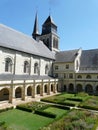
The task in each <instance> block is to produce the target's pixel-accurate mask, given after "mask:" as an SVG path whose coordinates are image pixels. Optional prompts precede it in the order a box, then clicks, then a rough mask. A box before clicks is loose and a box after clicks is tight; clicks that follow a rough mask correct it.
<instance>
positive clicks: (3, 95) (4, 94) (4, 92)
mask: <svg viewBox="0 0 98 130" xmlns="http://www.w3.org/2000/svg"><path fill="white" fill-rule="evenodd" d="M5 100H9V89H8V88H3V89H1V90H0V101H5Z"/></svg>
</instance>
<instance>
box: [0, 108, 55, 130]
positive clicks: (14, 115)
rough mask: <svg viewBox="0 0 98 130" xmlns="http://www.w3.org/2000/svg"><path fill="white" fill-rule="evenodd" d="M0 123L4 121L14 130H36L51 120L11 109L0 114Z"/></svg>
mask: <svg viewBox="0 0 98 130" xmlns="http://www.w3.org/2000/svg"><path fill="white" fill-rule="evenodd" d="M0 121H5V122H6V124H7V125H8V126H10V127H12V128H14V130H38V129H39V128H40V127H43V126H45V125H48V124H49V123H51V122H52V121H53V119H52V118H47V117H44V116H39V115H36V114H32V113H28V112H24V111H21V110H17V109H13V110H9V111H6V112H2V113H0Z"/></svg>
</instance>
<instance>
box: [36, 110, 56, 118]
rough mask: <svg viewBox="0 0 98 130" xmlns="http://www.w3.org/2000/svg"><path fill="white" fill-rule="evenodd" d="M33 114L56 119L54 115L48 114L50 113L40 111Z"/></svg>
mask: <svg viewBox="0 0 98 130" xmlns="http://www.w3.org/2000/svg"><path fill="white" fill-rule="evenodd" d="M35 114H38V115H42V116H46V117H50V118H56V114H53V113H50V112H45V111H41V110H35Z"/></svg>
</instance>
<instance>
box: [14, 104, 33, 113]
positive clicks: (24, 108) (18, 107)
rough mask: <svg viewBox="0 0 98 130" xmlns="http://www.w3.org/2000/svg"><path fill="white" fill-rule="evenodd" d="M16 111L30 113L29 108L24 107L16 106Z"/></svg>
mask: <svg viewBox="0 0 98 130" xmlns="http://www.w3.org/2000/svg"><path fill="white" fill-rule="evenodd" d="M16 108H17V109H19V110H22V111H27V112H32V109H31V108H27V107H25V106H21V105H20V106H16Z"/></svg>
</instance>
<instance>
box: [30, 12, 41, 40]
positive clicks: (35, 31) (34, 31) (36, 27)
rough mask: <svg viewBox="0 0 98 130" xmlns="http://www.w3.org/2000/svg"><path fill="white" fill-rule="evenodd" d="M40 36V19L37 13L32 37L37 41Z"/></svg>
mask: <svg viewBox="0 0 98 130" xmlns="http://www.w3.org/2000/svg"><path fill="white" fill-rule="evenodd" d="M39 36H40V34H39V29H38V17H37V13H36V16H35V22H34V29H33V33H32V37H33V38H34V39H35V40H37V39H39Z"/></svg>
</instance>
